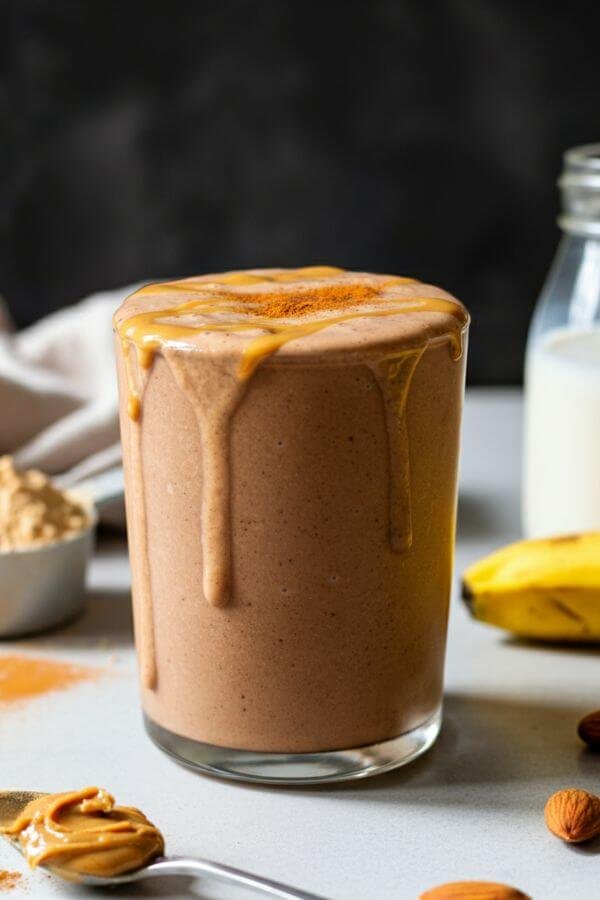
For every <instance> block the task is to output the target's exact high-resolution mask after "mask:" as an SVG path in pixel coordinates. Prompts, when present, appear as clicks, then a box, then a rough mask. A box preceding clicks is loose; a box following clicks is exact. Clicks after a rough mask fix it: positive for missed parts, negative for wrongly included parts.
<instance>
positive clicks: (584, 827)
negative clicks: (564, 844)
mask: <svg viewBox="0 0 600 900" xmlns="http://www.w3.org/2000/svg"><path fill="white" fill-rule="evenodd" d="M544 819H545V820H546V825H547V826H548V828H549V829H550V831H551V832H552V834H555V835H556V836H557V837H559V838H561V839H562V840H563V841H568V842H569V843H570V844H577V843H579V842H580V841H589V840H591V838H594V837H596V835H597V834H600V797H596V795H595V794H588V792H587V791H581V790H579V789H578V788H567V790H564V791H557V792H556V794H552V796H551V797H550V799H549V800H548V802H547V803H546V808H545V810H544Z"/></svg>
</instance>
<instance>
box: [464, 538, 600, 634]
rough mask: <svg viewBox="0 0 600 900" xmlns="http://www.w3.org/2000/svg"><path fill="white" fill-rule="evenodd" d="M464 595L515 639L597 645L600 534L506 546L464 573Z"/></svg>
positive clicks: (478, 613) (478, 615) (483, 617)
mask: <svg viewBox="0 0 600 900" xmlns="http://www.w3.org/2000/svg"><path fill="white" fill-rule="evenodd" d="M462 596H463V599H464V601H465V603H466V604H467V607H468V609H469V611H470V612H471V615H472V616H473V617H474V618H475V619H478V620H479V621H481V622H487V623H488V624H489V625H495V626H497V627H498V628H504V629H505V630H506V631H510V632H512V633H513V634H515V635H518V636H519V637H523V638H531V639H534V640H542V641H573V642H592V643H600V532H585V533H582V534H570V535H564V536H559V537H552V538H541V539H537V540H528V541H519V542H517V543H515V544H510V545H509V546H508V547H504V548H502V549H501V550H498V551H496V552H495V553H492V554H491V555H490V556H486V557H485V558H484V559H482V560H480V561H479V562H477V563H475V564H474V565H472V566H470V567H469V568H468V569H467V570H466V572H465V573H464V576H463V580H462Z"/></svg>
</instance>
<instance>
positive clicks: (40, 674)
mask: <svg viewBox="0 0 600 900" xmlns="http://www.w3.org/2000/svg"><path fill="white" fill-rule="evenodd" d="M97 675H98V670H97V669H93V668H91V667H88V666H76V665H73V664H71V663H65V662H57V661H55V660H51V659H37V658H34V657H30V656H2V657H0V703H19V702H22V701H24V700H30V699H32V698H33V697H39V696H42V695H44V694H48V693H50V692H52V691H64V690H67V689H68V688H70V687H73V686H74V685H76V684H79V683H80V682H82V681H89V680H91V679H93V678H95V677H97Z"/></svg>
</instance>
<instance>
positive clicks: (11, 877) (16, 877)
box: [0, 869, 23, 891]
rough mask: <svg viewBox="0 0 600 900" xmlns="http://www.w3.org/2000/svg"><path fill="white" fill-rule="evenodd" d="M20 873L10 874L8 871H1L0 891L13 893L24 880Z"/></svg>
mask: <svg viewBox="0 0 600 900" xmlns="http://www.w3.org/2000/svg"><path fill="white" fill-rule="evenodd" d="M22 877H23V876H22V875H21V873H20V872H9V871H8V870H7V869H0V891H12V889H13V888H16V886H17V885H18V884H19V882H20V881H21V879H22Z"/></svg>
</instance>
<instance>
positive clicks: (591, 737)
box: [577, 709, 600, 750]
mask: <svg viewBox="0 0 600 900" xmlns="http://www.w3.org/2000/svg"><path fill="white" fill-rule="evenodd" d="M577 734H578V735H579V737H580V738H581V740H582V741H584V742H585V743H586V744H588V745H589V746H590V747H592V748H593V749H594V750H600V709H597V710H595V712H591V713H588V715H587V716H584V717H583V719H582V720H581V722H580V723H579V725H578V726H577Z"/></svg>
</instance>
